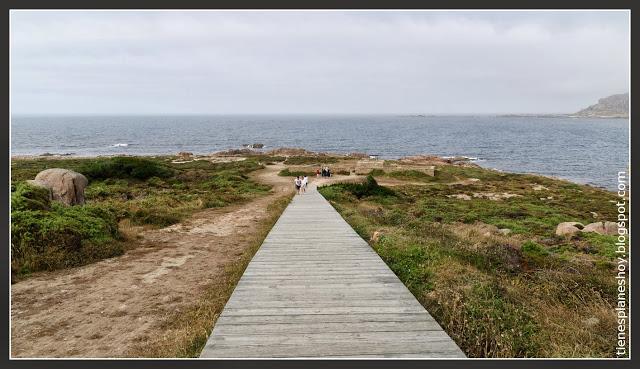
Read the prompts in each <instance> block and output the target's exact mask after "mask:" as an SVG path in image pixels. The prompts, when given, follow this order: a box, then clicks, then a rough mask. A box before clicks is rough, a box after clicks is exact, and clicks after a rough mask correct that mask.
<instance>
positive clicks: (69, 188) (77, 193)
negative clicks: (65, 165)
mask: <svg viewBox="0 0 640 369" xmlns="http://www.w3.org/2000/svg"><path fill="white" fill-rule="evenodd" d="M33 183H34V184H35V183H37V185H38V186H41V187H45V188H49V189H50V191H51V197H52V199H53V200H57V201H60V202H62V203H63V204H65V205H83V204H84V189H85V187H87V185H88V184H89V181H88V180H87V178H86V177H85V176H83V175H82V174H80V173H78V172H74V171H72V170H69V169H62V168H52V169H46V170H43V171H42V172H40V173H38V175H37V176H36V179H35V180H34V181H33Z"/></svg>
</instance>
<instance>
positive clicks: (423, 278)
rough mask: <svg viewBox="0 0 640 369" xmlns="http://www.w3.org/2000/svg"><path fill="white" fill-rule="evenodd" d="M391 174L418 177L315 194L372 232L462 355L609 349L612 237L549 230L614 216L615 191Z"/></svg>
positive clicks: (503, 177)
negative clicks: (558, 233) (391, 184)
mask: <svg viewBox="0 0 640 369" xmlns="http://www.w3.org/2000/svg"><path fill="white" fill-rule="evenodd" d="M394 175H395V176H396V178H400V179H404V180H407V181H410V182H415V181H416V180H420V181H424V182H425V184H424V185H414V186H409V185H405V186H396V187H394V188H393V191H391V190H390V189H384V187H381V186H379V185H377V184H376V183H375V181H372V180H371V179H369V180H368V181H367V183H365V184H361V185H353V184H336V185H332V186H327V187H322V188H321V189H320V191H321V193H322V194H323V195H324V196H325V197H326V198H327V199H328V200H329V201H330V202H331V203H332V204H333V206H334V207H335V208H336V209H337V210H338V211H339V212H340V213H341V214H342V215H343V217H344V218H345V219H346V220H347V221H348V222H349V223H350V224H351V225H352V226H353V227H354V229H355V230H356V231H357V232H358V233H359V234H360V235H361V236H362V237H363V238H365V239H370V238H371V236H372V234H373V233H374V232H375V231H378V232H380V233H381V234H382V236H380V237H379V238H377V240H376V241H371V242H370V243H371V245H372V247H373V248H374V249H375V250H376V251H377V252H378V254H379V255H380V256H381V257H382V258H383V259H384V260H385V262H386V263H387V264H388V265H389V266H390V268H391V269H392V270H393V271H394V272H395V273H396V274H397V275H398V277H399V278H400V279H401V280H402V281H403V282H404V283H405V284H406V285H407V286H408V288H409V289H410V290H411V292H412V293H413V294H414V295H415V296H416V297H417V298H418V300H419V301H420V302H421V303H422V304H423V305H424V306H425V307H426V308H427V309H428V310H429V312H430V313H431V314H432V315H433V316H434V317H435V318H436V319H437V320H438V322H439V323H440V324H441V325H442V326H443V328H444V329H445V330H446V331H447V332H448V333H449V335H451V336H452V337H453V338H454V339H455V340H456V342H457V343H458V344H459V345H460V346H461V348H462V349H463V350H464V351H465V352H466V353H467V355H468V356H470V357H612V356H615V351H614V345H613V344H612V342H615V340H616V336H615V332H616V322H615V314H614V310H613V308H614V306H615V301H616V298H617V295H616V284H615V279H614V278H613V276H614V259H613V258H614V253H613V252H614V250H613V248H612V245H613V243H614V242H615V241H614V237H612V236H603V235H597V234H589V233H581V234H578V235H577V236H574V237H572V238H565V237H557V236H555V227H556V226H557V224H558V223H560V222H563V221H579V222H583V223H585V224H586V223H590V222H593V221H597V220H614V219H615V215H616V214H615V210H616V209H615V207H614V206H612V203H610V202H609V201H610V200H616V196H615V194H613V193H610V192H607V191H604V190H600V189H595V188H591V187H587V186H580V185H576V184H572V183H568V182H564V181H559V180H553V179H549V178H545V177H538V176H532V175H518V174H509V173H501V172H496V171H490V170H485V169H481V168H475V167H469V168H466V167H458V166H443V167H440V168H439V170H438V171H436V176H435V177H429V178H427V177H423V176H422V174H418V173H414V172H413V171H411V172H405V173H402V172H397V174H394ZM470 178H477V179H479V181H476V182H472V181H468V182H467V183H466V184H452V183H456V182H459V181H461V180H465V179H470ZM539 185H540V186H544V188H543V189H540V187H537V186H539ZM534 188H538V190H534ZM487 193H499V194H502V193H508V194H515V195H518V196H515V197H510V198H503V199H499V200H495V199H493V200H492V199H489V198H486V197H482V196H477V195H478V194H487ZM458 194H466V195H469V196H470V197H471V200H464V199H461V198H456V197H449V196H451V195H458ZM474 194H476V197H474ZM591 212H595V213H597V216H598V218H597V219H594V216H593V214H592V213H591ZM502 228H508V229H510V230H511V233H510V234H508V235H504V234H501V233H500V232H498V229H502Z"/></svg>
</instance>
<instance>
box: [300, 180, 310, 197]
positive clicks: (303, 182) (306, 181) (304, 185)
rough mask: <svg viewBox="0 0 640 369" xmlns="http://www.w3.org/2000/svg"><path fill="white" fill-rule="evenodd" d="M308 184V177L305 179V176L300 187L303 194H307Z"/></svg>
mask: <svg viewBox="0 0 640 369" xmlns="http://www.w3.org/2000/svg"><path fill="white" fill-rule="evenodd" d="M308 183H309V177H307V176H304V177H302V186H301V187H302V188H301V189H302V192H303V193H304V192H307V184H308Z"/></svg>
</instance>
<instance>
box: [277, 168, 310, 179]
mask: <svg viewBox="0 0 640 369" xmlns="http://www.w3.org/2000/svg"><path fill="white" fill-rule="evenodd" d="M278 175H279V176H282V177H304V176H309V177H312V176H315V175H316V172H315V171H313V170H309V171H303V170H294V171H290V170H289V168H285V169H283V170H281V171H280V172H278Z"/></svg>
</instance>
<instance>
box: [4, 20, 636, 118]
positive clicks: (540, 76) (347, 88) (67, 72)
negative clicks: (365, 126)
mask: <svg viewBox="0 0 640 369" xmlns="http://www.w3.org/2000/svg"><path fill="white" fill-rule="evenodd" d="M628 22H629V20H628V13H626V12H610V11H609V12H360V11H358V12H342V11H334V12H320V11H313V12H212V11H197V12H177V11H163V12H134V11H123V12H104V11H100V12H85V11H77V12H67V11H48V12H47V11H17V12H16V11H13V12H12V13H11V108H12V113H13V114H47V113H56V114H69V113H71V114H127V113H130V114H145V113H151V114H181V113H187V114H227V113H252V114H253V113H427V114H456V113H464V114H469V113H552V112H573V111H576V110H579V109H580V108H583V107H585V106H587V105H589V104H592V103H595V102H596V101H597V99H598V98H600V97H604V96H607V95H610V94H614V93H622V92H627V90H628V79H629V23H628Z"/></svg>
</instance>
